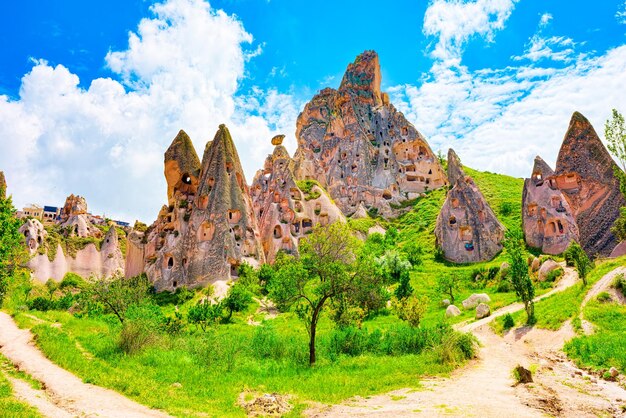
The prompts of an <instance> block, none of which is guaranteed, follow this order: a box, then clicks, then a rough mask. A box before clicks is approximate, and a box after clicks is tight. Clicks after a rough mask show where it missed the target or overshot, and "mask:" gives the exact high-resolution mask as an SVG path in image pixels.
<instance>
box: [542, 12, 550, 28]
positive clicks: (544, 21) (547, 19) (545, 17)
mask: <svg viewBox="0 0 626 418" xmlns="http://www.w3.org/2000/svg"><path fill="white" fill-rule="evenodd" d="M551 21H552V15H551V14H550V13H544V14H542V15H541V19H539V27H541V28H545V27H546V26H548V24H549V23H550V22H551Z"/></svg>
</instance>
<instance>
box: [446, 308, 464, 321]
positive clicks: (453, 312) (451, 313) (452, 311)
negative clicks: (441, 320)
mask: <svg viewBox="0 0 626 418" xmlns="http://www.w3.org/2000/svg"><path fill="white" fill-rule="evenodd" d="M459 315H461V310H460V309H459V308H457V307H456V306H454V305H450V306H448V307H447V308H446V318H453V317H455V316H459Z"/></svg>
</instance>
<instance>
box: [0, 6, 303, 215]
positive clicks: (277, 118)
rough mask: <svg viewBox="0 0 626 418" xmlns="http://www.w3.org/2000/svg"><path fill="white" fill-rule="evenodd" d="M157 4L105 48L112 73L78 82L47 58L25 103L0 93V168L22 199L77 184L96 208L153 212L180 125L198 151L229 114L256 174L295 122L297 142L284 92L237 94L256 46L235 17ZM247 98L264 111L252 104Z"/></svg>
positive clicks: (61, 192)
mask: <svg viewBox="0 0 626 418" xmlns="http://www.w3.org/2000/svg"><path fill="white" fill-rule="evenodd" d="M152 12H153V14H154V16H153V17H152V18H150V19H143V20H142V21H141V22H140V23H139V26H138V28H137V31H136V32H132V33H129V45H128V48H127V49H126V50H124V51H111V52H109V53H108V54H107V56H106V63H107V65H108V67H109V68H110V69H111V70H112V72H113V73H114V74H115V78H116V79H110V78H100V79H96V80H93V81H92V82H91V84H90V86H89V87H88V88H87V89H83V88H80V87H79V79H78V77H77V76H76V75H75V74H72V73H71V72H70V71H69V70H68V69H67V68H66V67H64V66H62V65H57V66H56V67H52V66H50V65H49V64H48V63H47V62H45V61H43V60H40V61H37V62H35V64H34V66H33V68H32V70H31V72H30V73H28V74H26V75H25V76H24V77H23V79H22V86H21V89H20V94H19V99H18V100H10V99H9V98H8V97H6V96H0V138H2V139H0V141H2V149H3V153H2V154H1V155H0V167H2V168H3V169H4V170H5V171H6V174H7V180H8V183H9V191H10V192H12V193H13V195H14V199H15V202H16V204H17V205H18V206H21V205H24V204H26V203H29V202H31V201H36V202H38V203H42V204H43V203H45V204H58V205H60V204H62V203H63V201H64V198H65V196H66V195H68V194H69V193H79V194H81V195H84V196H85V197H86V198H87V200H88V203H89V205H90V209H92V210H93V211H95V212H96V213H101V212H106V214H107V215H109V216H112V217H119V218H122V219H126V220H129V221H132V220H133V219H134V218H135V217H140V218H141V219H142V220H144V221H152V220H153V219H154V217H155V216H156V213H157V212H158V208H159V207H160V206H161V205H162V204H163V203H165V201H166V196H165V193H166V188H165V180H164V178H163V175H162V170H163V153H164V152H165V149H166V147H167V146H168V145H169V143H170V142H171V140H172V139H173V138H174V136H175V135H176V133H177V132H178V130H179V129H181V128H182V129H185V131H186V132H187V133H188V134H189V135H190V136H191V138H192V140H193V141H194V144H195V146H196V149H197V151H198V153H199V154H200V156H201V155H202V152H203V150H204V145H205V143H206V141H207V140H210V139H212V137H213V135H214V133H215V131H216V130H217V127H218V125H219V124H220V123H226V124H227V125H228V126H229V128H230V129H231V132H232V133H233V137H234V140H235V142H236V143H237V145H238V148H239V152H240V155H241V157H242V163H243V164H244V169H245V170H246V174H247V177H248V179H249V180H251V178H250V177H251V176H252V175H253V173H254V170H256V169H257V168H258V167H261V166H262V162H263V159H264V158H265V154H267V153H269V152H271V149H272V146H271V144H270V141H269V139H270V138H271V136H272V135H274V134H276V133H278V132H281V131H284V130H285V129H288V128H290V131H288V132H285V133H288V134H290V135H291V138H288V143H289V144H290V146H291V147H292V148H293V143H294V139H293V132H292V131H293V130H294V129H295V128H294V127H295V118H296V117H297V113H298V112H297V109H296V108H295V105H294V104H293V103H292V101H291V97H290V96H289V95H285V94H280V93H278V92H276V91H269V92H263V91H260V90H255V91H254V92H253V93H252V96H251V97H250V98H247V97H238V96H237V90H238V88H239V86H240V80H241V79H242V78H243V77H245V68H244V67H245V63H246V61H247V60H249V59H250V58H251V57H253V56H255V55H257V54H259V53H260V51H261V49H260V48H261V45H258V46H256V47H254V46H253V45H252V41H253V39H252V36H251V35H250V34H249V33H247V32H246V30H245V29H244V27H243V25H242V23H241V22H240V21H239V20H238V19H237V18H236V17H234V16H229V15H227V14H226V13H224V12H223V11H220V10H215V9H212V8H211V6H210V5H209V4H208V3H206V2H204V1H202V0H167V1H165V2H164V3H161V4H156V5H154V6H152ZM249 100H255V103H256V104H257V105H258V106H259V109H260V110H258V111H257V112H256V113H251V110H250V109H249V108H246V107H245V106H244V104H245V102H246V101H249Z"/></svg>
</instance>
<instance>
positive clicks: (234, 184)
mask: <svg viewBox="0 0 626 418" xmlns="http://www.w3.org/2000/svg"><path fill="white" fill-rule="evenodd" d="M194 156H195V157H194ZM196 161H197V155H196V153H195V150H194V149H193V146H192V144H191V141H190V140H189V138H188V137H187V135H186V134H184V132H181V133H179V134H178V136H177V137H176V138H175V139H174V141H173V142H172V145H171V146H170V148H169V149H168V150H167V151H166V153H165V175H166V178H167V182H168V201H169V202H170V204H169V206H164V207H163V208H162V209H161V211H160V213H159V216H158V218H157V220H156V221H155V223H154V224H153V225H152V226H151V227H150V228H149V229H148V231H146V232H145V233H138V232H136V231H135V232H133V233H131V234H130V237H129V240H128V247H129V257H128V258H127V263H126V264H127V267H129V268H127V272H126V274H127V276H129V275H131V274H135V273H137V272H138V271H139V270H140V267H139V266H140V265H141V264H142V262H141V261H139V259H143V264H144V268H143V270H144V271H145V272H146V273H147V275H148V277H149V278H150V280H151V281H152V282H153V283H154V285H155V287H156V288H157V289H158V290H165V289H167V290H174V289H175V288H177V287H178V286H182V285H185V286H188V287H196V286H202V285H206V284H208V283H215V282H217V281H227V280H229V279H230V278H234V277H236V276H237V275H238V266H239V265H240V264H241V263H242V262H243V261H246V262H248V263H250V264H252V265H258V264H259V263H260V262H263V261H265V257H264V254H263V250H262V247H261V239H260V236H259V233H258V228H257V222H256V218H255V215H254V212H253V210H252V201H251V199H250V195H249V190H248V186H247V185H246V180H245V178H244V175H243V170H242V168H241V163H240V161H239V156H238V154H237V150H236V149H235V145H234V143H233V140H232V138H231V136H230V133H229V131H228V128H226V126H225V125H220V127H219V130H218V131H217V133H216V135H215V138H214V139H213V141H211V142H209V143H208V144H207V146H206V148H205V151H204V155H203V158H202V163H201V166H200V170H199V171H197V170H196V167H197V165H196ZM178 177H180V178H178Z"/></svg>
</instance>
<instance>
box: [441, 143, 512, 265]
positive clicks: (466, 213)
mask: <svg viewBox="0 0 626 418" xmlns="http://www.w3.org/2000/svg"><path fill="white" fill-rule="evenodd" d="M448 178H449V179H450V184H451V186H452V188H451V189H450V190H449V191H448V195H447V197H446V201H445V202H444V204H443V206H442V207H441V211H440V212H439V215H438V216H437V224H436V226H435V238H436V244H437V247H438V248H440V249H441V250H442V251H443V254H444V257H445V258H446V259H447V260H449V261H452V262H455V263H475V262H480V261H488V260H491V259H492V258H494V257H495V256H496V255H497V254H498V253H499V252H500V251H501V250H502V244H501V242H502V239H503V237H504V226H502V224H501V223H500V221H498V218H496V215H495V214H494V213H493V210H492V209H491V207H490V206H489V204H488V203H487V201H486V200H485V198H484V196H483V194H482V193H481V192H480V189H479V188H478V186H477V185H476V183H474V180H473V179H472V178H471V177H470V176H467V175H465V172H464V171H463V167H462V165H461V161H460V160H459V157H458V156H457V155H456V153H455V152H454V150H452V149H450V150H449V151H448Z"/></svg>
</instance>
